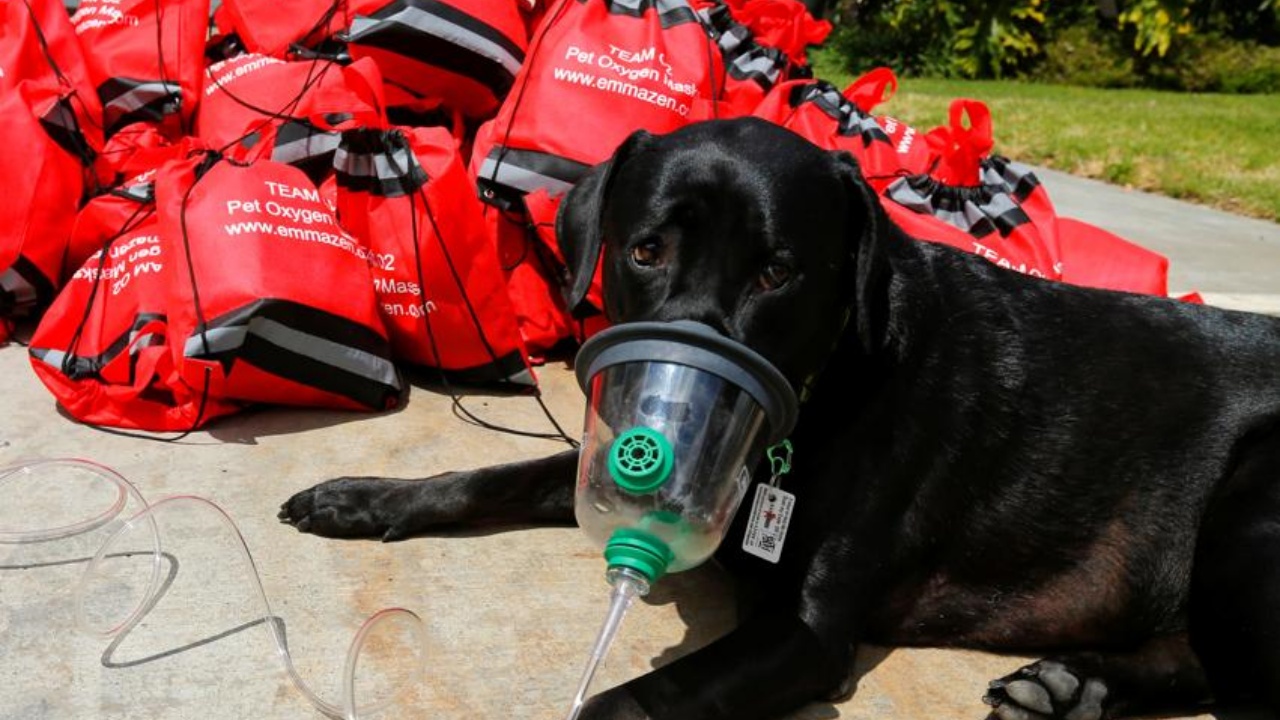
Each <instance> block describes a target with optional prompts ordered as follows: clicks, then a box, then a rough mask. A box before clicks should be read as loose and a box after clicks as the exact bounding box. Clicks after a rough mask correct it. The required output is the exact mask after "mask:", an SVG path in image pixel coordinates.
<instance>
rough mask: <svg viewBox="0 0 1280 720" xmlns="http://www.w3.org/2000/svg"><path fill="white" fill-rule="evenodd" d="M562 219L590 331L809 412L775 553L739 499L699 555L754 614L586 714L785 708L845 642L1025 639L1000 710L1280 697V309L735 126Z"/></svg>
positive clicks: (354, 500) (515, 496) (670, 150)
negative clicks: (1159, 282)
mask: <svg viewBox="0 0 1280 720" xmlns="http://www.w3.org/2000/svg"><path fill="white" fill-rule="evenodd" d="M559 236H560V239H561V242H562V243H563V245H564V249H565V252H566V257H567V258H568V259H569V260H570V263H571V266H572V267H571V269H572V270H573V271H574V272H575V273H576V277H577V278H578V279H579V280H581V279H582V278H584V277H585V276H587V275H588V274H589V273H591V271H592V269H593V268H594V267H595V266H596V261H597V258H598V254H599V252H600V251H601V248H602V247H603V252H604V261H605V264H604V271H603V272H604V276H603V278H604V292H605V305H606V307H605V308H604V309H605V312H606V314H607V317H608V318H609V319H610V320H611V321H612V322H615V323H624V322H628V321H635V320H675V319H680V318H688V319H694V320H698V321H701V322H703V323H706V324H708V325H710V326H712V327H714V328H716V329H718V330H719V331H720V332H722V333H724V334H725V335H727V336H729V337H732V338H735V339H737V340H739V341H741V342H743V343H745V344H747V345H749V346H750V347H752V348H754V349H755V350H757V351H758V352H760V353H761V354H763V355H764V356H765V357H766V358H768V359H769V360H771V361H772V362H773V363H774V364H775V365H776V366H777V367H778V368H779V369H780V370H782V372H783V373H784V374H785V375H786V376H787V378H788V379H789V380H790V381H791V382H792V383H793V384H794V386H795V388H796V389H797V391H798V392H799V393H800V395H801V397H802V398H803V404H802V408H801V413H800V421H799V424H798V426H797V427H796V429H795V431H794V434H793V435H792V439H793V443H794V447H795V459H794V472H793V473H792V474H791V475H790V476H788V478H787V479H786V480H785V481H784V483H785V484H784V487H785V488H786V489H788V490H790V491H792V492H793V493H794V494H795V495H796V496H797V498H796V505H795V515H794V517H793V519H792V521H791V526H790V534H789V536H788V537H787V539H786V544H785V547H784V549H783V552H782V558H781V561H780V562H779V563H778V564H776V565H774V564H770V563H768V562H766V561H764V560H761V559H758V558H756V557H752V556H749V555H747V554H745V553H743V552H742V551H741V549H740V546H741V537H742V531H743V522H744V519H743V517H742V516H743V515H744V514H745V513H739V517H738V518H737V520H736V521H735V527H734V528H733V529H731V530H730V534H729V536H728V539H727V540H726V541H725V542H724V544H723V546H722V548H721V550H720V551H719V553H718V555H717V558H718V559H719V560H720V562H721V563H723V564H724V565H725V566H726V567H727V568H728V569H729V570H730V571H731V572H732V573H733V574H734V576H735V579H736V580H737V581H738V583H739V584H741V585H742V586H744V587H747V588H753V589H754V591H755V597H756V603H755V606H754V607H755V608H756V609H755V611H754V612H753V613H752V614H751V615H749V616H748V617H747V619H745V621H744V622H743V623H742V624H741V625H740V626H739V627H738V628H737V629H735V630H734V631H732V632H730V633H729V634H728V635H727V636H725V637H723V638H721V639H719V640H717V641H716V642H714V643H712V644H711V645H709V646H707V647H705V648H702V649H700V650H698V651H696V652H694V653H692V654H690V655H688V656H686V657H684V658H682V659H680V660H677V661H675V662H673V663H671V664H669V665H666V666H664V667H661V668H659V669H657V670H655V671H653V672H651V673H649V674H647V675H645V676H642V677H640V678H637V679H635V680H633V681H631V682H629V683H626V684H625V685H623V686H620V687H618V688H615V689H612V690H609V691H606V692H604V693H602V694H600V695H597V696H596V697H594V698H593V699H592V700H591V701H590V705H589V707H588V709H587V711H586V712H585V713H584V717H589V718H615V719H620V718H627V719H630V718H654V719H662V720H667V719H671V720H676V719H701V718H718V719H722V720H751V719H752V718H777V717H780V716H782V715H784V714H786V713H787V712H788V711H791V710H794V709H796V708H798V707H800V706H802V705H803V704H805V703H808V702H811V701H815V700H820V699H829V698H832V697H839V696H841V694H842V693H847V692H849V686H850V684H851V674H852V668H853V662H854V653H855V648H856V647H857V645H858V644H859V643H861V642H864V641H866V642H874V643H878V644H887V645H933V646H957V647H968V648H982V649H991V650H1001V651H1018V652H1023V653H1025V652H1035V653H1038V654H1039V653H1043V654H1046V655H1049V657H1048V659H1045V660H1043V661H1041V662H1037V663H1034V664H1032V665H1029V666H1027V667H1024V668H1022V669H1021V670H1019V671H1017V672H1015V673H1013V674H1012V675H1010V676H1008V677H1005V678H1002V679H1000V680H997V681H995V682H993V683H991V685H990V687H989V688H988V689H987V695H986V697H985V700H986V701H987V702H988V704H990V705H992V706H993V710H992V715H991V717H993V718H999V719H1000V720H1024V719H1028V720H1038V719H1043V718H1053V719H1057V720H1099V719H1100V718H1111V717H1121V716H1126V715H1132V714H1145V713H1149V712H1156V711H1169V712H1179V711H1187V710H1194V709H1197V708H1200V707H1202V706H1203V705H1204V704H1205V703H1208V702H1213V701H1216V702H1219V703H1248V704H1254V705H1261V706H1263V707H1265V708H1268V709H1269V710H1271V711H1273V712H1276V711H1280V319H1275V318H1270V317H1265V316H1261V315H1252V314H1246V313H1240V312H1229V311H1224V310H1219V309H1214V308H1211V307H1205V306H1199V305H1192V304H1187V303H1181V302H1178V301H1175V300H1170V299H1164V298H1156V297H1150V296H1140V295H1132V294H1125V293H1117V292H1107V291H1100V290H1092V289H1084V288H1080V287H1073V286H1069V285H1066V284H1062V283H1057V282H1051V281H1046V280H1040V279H1036V278H1031V277H1027V276H1024V275H1021V274H1018V273H1016V272H1012V271H1008V270H1003V269H1000V268H998V267H996V266H995V265H994V264H992V263H990V262H989V261H987V260H984V259H982V258H979V257H977V256H975V255H971V254H968V253H965V252H961V251H957V250H954V249H952V248H949V247H944V246H940V245H935V244H932V243H926V242H921V241H918V240H915V239H912V238H910V237H907V236H906V235H904V233H903V232H902V231H901V230H900V229H899V228H897V227H896V226H895V225H893V224H892V223H891V222H889V220H888V219H887V217H886V216H885V214H884V212H883V210H882V209H881V206H880V204H879V201H878V200H877V198H876V195H875V194H874V193H873V192H872V191H871V190H870V189H869V188H868V186H867V185H866V184H865V183H864V181H863V178H862V176H861V174H860V172H859V168H858V166H857V164H856V163H855V162H854V161H853V160H852V159H851V158H850V157H849V156H848V155H847V154H832V153H828V152H825V151H822V150H819V149H818V148H816V147H815V146H813V145H811V144H809V143H808V142H806V141H804V140H803V139H801V138H799V137H798V136H796V135H794V134H792V133H790V132H788V131H786V130H784V129H781V128H779V127H777V126H774V125H771V124H769V123H766V122H761V121H756V120H729V121H713V122H706V123H702V124H696V125H692V126H689V127H687V128H686V129H683V130H680V131H677V132H674V133H671V134H669V135H665V136H653V135H649V134H647V133H644V132H639V133H637V134H635V135H633V136H632V137H631V138H629V139H628V140H627V141H626V142H625V143H624V144H623V145H622V146H621V147H620V148H619V149H618V151H617V152H616V153H615V155H614V157H613V158H612V160H611V161H609V162H606V163H604V164H602V165H600V166H598V167H597V168H595V169H594V170H593V171H592V172H591V173H590V174H589V175H587V176H586V177H585V178H584V179H583V180H582V181H581V182H579V183H578V184H577V185H576V186H575V187H574V189H573V190H572V191H571V192H570V194H569V195H568V197H567V198H566V200H565V204H564V207H563V208H562V211H561V215H560V218H559ZM584 289H585V284H584V283H581V282H580V283H579V284H578V285H577V286H576V287H575V293H576V296H577V297H573V298H570V300H571V301H574V300H578V299H580V297H581V294H582V292H583V291H584ZM576 462H577V455H576V453H575V452H574V451H570V452H565V453H562V454H558V455H554V456H551V457H546V458H541V459H535V460H529V461H524V462H516V463H512V464H507V465H500V466H494V467H484V468H479V469H474V470H467V471H462V472H454V473H446V474H444V475H441V476H436V477H433V478H429V479H427V480H393V479H381V478H342V479H337V480H332V481H329V482H326V483H322V484H320V485H318V486H316V487H314V488H312V489H310V490H306V491H304V492H301V493H299V494H297V495H295V496H294V497H293V498H291V499H290V500H289V501H288V502H286V503H285V504H284V506H283V509H282V511H281V517H282V519H284V520H285V521H287V522H289V523H292V524H293V525H295V526H296V527H297V528H298V529H299V530H303V531H306V532H311V533H315V534H318V535H324V536H330V537H374V538H382V539H383V540H398V539H401V538H406V537H409V536H411V535H416V534H420V533H427V532H431V531H435V530H438V529H441V528H445V527H448V526H459V525H472V524H488V525H497V524H515V523H529V522H531V521H548V522H559V523H563V522H572V520H573V510H572V503H573V491H574V487H573V485H574V477H575V465H576ZM767 477H768V472H767V471H762V472H759V473H757V477H756V480H757V481H760V480H761V479H763V478H767ZM750 496H751V495H750V493H749V495H748V497H750Z"/></svg>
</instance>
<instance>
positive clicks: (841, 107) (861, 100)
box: [754, 68, 931, 190]
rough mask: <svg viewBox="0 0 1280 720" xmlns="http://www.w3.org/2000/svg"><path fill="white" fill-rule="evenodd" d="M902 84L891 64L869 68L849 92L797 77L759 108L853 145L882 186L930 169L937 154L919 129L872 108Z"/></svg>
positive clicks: (813, 134)
mask: <svg viewBox="0 0 1280 720" xmlns="http://www.w3.org/2000/svg"><path fill="white" fill-rule="evenodd" d="M897 87H898V79H897V77H895V76H894V74H893V71H891V70H890V69H889V68H876V69H874V70H871V71H869V72H867V73H865V74H863V75H862V76H861V77H859V78H858V79H856V80H854V81H853V82H852V83H850V84H849V86H848V87H847V88H845V90H844V92H841V91H840V90H838V89H837V88H836V87H835V86H834V85H832V84H830V83H828V82H826V81H823V80H793V81H790V82H786V83H782V84H780V85H777V86H776V87H774V88H773V90H772V91H771V92H770V93H769V94H768V96H766V97H765V98H764V100H763V101H761V103H760V105H759V106H758V107H757V108H756V110H755V113H754V114H755V116H756V117H760V118H764V119H765V120H768V121H770V122H773V123H775V124H778V125H781V126H783V127H785V128H787V129H789V130H791V131H793V132H795V133H796V134H798V135H800V136H801V137H804V138H806V139H808V140H809V141H810V142H812V143H814V144H815V145H817V146H819V147H821V148H824V149H827V150H846V151H848V152H849V153H850V154H852V155H853V156H854V157H855V158H857V160H858V162H859V164H860V165H861V166H862V173H863V176H864V177H865V178H866V180H867V182H868V183H869V184H870V185H871V186H872V187H873V188H875V189H877V190H882V189H884V188H885V187H886V186H887V185H889V183H891V182H893V181H894V180H896V179H898V178H899V177H902V176H905V175H915V174H922V173H926V172H928V170H929V165H930V160H931V157H930V153H929V148H928V146H927V145H926V144H925V143H923V142H916V141H915V138H916V131H915V130H914V129H912V128H910V127H909V126H907V125H906V124H905V123H901V122H899V121H897V120H894V119H892V118H886V117H881V118H877V117H875V116H873V115H872V114H871V111H872V110H874V109H875V107H876V106H878V105H880V104H881V103H883V102H885V101H886V100H888V99H889V98H890V97H892V96H893V93H894V92H895V91H896V90H897ZM895 136H896V137H895Z"/></svg>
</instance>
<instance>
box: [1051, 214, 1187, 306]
mask: <svg viewBox="0 0 1280 720" xmlns="http://www.w3.org/2000/svg"><path fill="white" fill-rule="evenodd" d="M1058 246H1059V248H1060V249H1061V251H1062V281H1063V282H1068V283H1072V284H1073V285H1084V286H1086V287H1095V288H1103V289H1106V290H1121V291H1124V292H1133V293H1143V294H1146V295H1158V296H1160V297H1167V296H1168V294H1169V259H1168V258H1166V257H1165V256H1163V255H1161V254H1160V253H1157V252H1154V251H1152V250H1148V249H1147V248H1144V247H1142V246H1140V245H1135V244H1134V243H1131V242H1129V241H1128V240H1125V239H1124V238H1122V237H1120V236H1119V235H1116V234H1114V233H1111V232H1108V231H1106V230H1103V229H1102V228H1100V227H1098V226H1096V225H1093V224H1091V223H1087V222H1084V221H1083V220H1076V219H1075V218H1067V217H1059V218H1058Z"/></svg>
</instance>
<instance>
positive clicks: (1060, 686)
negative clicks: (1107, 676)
mask: <svg viewBox="0 0 1280 720" xmlns="http://www.w3.org/2000/svg"><path fill="white" fill-rule="evenodd" d="M1106 698H1107V686H1106V684H1105V683H1103V682H1102V680H1100V679H1098V678H1090V677H1082V676H1081V675H1080V674H1079V673H1077V672H1075V671H1073V670H1072V669H1071V668H1069V667H1067V666H1066V665H1064V664H1062V663H1060V662H1055V661H1053V660H1041V661H1040V662H1037V663H1033V664H1031V665H1028V666H1026V667H1024V668H1022V669H1021V670H1018V671H1017V672H1015V673H1013V674H1012V675H1006V676H1005V677H1002V678H1000V679H999V680H993V681H992V682H991V685H990V686H989V687H988V689H987V694H986V696H984V697H983V698H982V701H983V702H985V703H986V704H988V705H990V706H991V707H992V708H993V710H992V711H991V714H990V715H988V716H987V720H1102V718H1103V717H1104V715H1103V702H1104V701H1105V700H1106Z"/></svg>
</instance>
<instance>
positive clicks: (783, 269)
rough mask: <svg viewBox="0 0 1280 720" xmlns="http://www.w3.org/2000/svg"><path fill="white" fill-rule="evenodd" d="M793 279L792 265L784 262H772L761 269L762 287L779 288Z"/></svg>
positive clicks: (760, 279)
mask: <svg viewBox="0 0 1280 720" xmlns="http://www.w3.org/2000/svg"><path fill="white" fill-rule="evenodd" d="M790 280H791V266H790V265H787V264H786V263H782V262H777V261H774V262H770V263H769V264H768V265H765V266H764V270H762V271H760V278H759V282H760V287H761V288H764V289H765V290H777V289H778V288H780V287H782V286H783V285H786V284H787V282H789V281H790Z"/></svg>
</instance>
